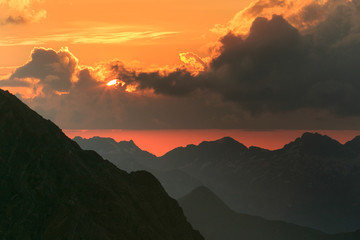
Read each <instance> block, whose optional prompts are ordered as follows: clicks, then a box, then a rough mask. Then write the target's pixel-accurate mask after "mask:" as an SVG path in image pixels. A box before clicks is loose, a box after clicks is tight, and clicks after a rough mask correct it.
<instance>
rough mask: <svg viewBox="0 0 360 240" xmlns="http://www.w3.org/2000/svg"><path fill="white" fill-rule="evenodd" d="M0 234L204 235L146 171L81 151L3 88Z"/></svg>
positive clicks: (34, 238) (53, 237) (9, 238)
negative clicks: (126, 168)
mask: <svg viewBox="0 0 360 240" xmlns="http://www.w3.org/2000/svg"><path fill="white" fill-rule="evenodd" d="M0 176H1V178H0V239H3V240H42V239H44V240H64V239H66V240H80V239H86V240H92V239H94V240H99V239H102V240H139V239H149V240H150V239H151V240H161V239H162V240H169V239H172V240H175V239H176V240H188V239H191V240H202V239H203V237H202V236H201V235H200V233H199V232H198V231H195V230H193V229H192V227H191V225H190V224H189V223H188V222H187V221H186V218H185V216H184V214H183V211H182V209H181V208H180V206H179V205H178V203H177V202H176V201H175V200H174V199H171V198H170V197H169V196H168V195H167V194H166V192H165V191H164V190H163V188H162V187H161V184H160V183H159V182H158V181H157V180H156V179H155V178H154V177H153V176H152V175H151V174H150V173H147V172H144V171H140V172H132V173H131V174H128V173H126V172H125V171H122V170H120V169H119V168H117V167H115V166H114V165H113V164H111V163H110V162H108V161H106V160H104V159H103V158H102V157H100V156H99V155H98V154H97V153H96V152H94V151H84V150H82V149H81V148H80V147H79V145H78V144H77V143H75V142H74V141H72V140H70V139H69V138H67V137H66V136H65V135H64V134H63V133H62V131H61V130H60V129H59V128H58V127H57V126H56V125H54V124H53V123H52V122H51V121H49V120H45V119H43V118H42V117H41V116H40V115H38V114H36V113H35V112H34V111H32V110H31V109H30V108H28V107H27V106H26V105H24V104H23V103H22V102H21V101H20V100H18V99H17V98H16V97H15V96H13V95H11V94H10V93H8V92H5V91H2V90H0Z"/></svg>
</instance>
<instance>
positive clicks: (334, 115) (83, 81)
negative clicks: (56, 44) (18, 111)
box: [0, 0, 360, 129]
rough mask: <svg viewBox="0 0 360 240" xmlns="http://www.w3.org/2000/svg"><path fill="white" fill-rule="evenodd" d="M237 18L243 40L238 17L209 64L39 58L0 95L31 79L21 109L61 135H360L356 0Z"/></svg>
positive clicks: (276, 0)
mask: <svg viewBox="0 0 360 240" xmlns="http://www.w3.org/2000/svg"><path fill="white" fill-rule="evenodd" d="M270 12H274V13H277V14H273V15H271V16H268V14H270ZM281 13H283V14H282V15H279V14H281ZM239 14H240V15H242V16H245V15H246V16H250V17H249V19H251V20H252V22H251V25H250V27H249V29H248V32H246V33H244V31H236V28H235V27H234V26H237V25H236V24H235V22H236V19H239V17H238V14H237V15H236V16H235V17H234V19H233V20H232V21H231V23H233V25H228V26H226V28H227V30H230V31H227V32H226V34H225V35H224V36H222V37H221V38H220V40H219V43H220V46H221V47H220V48H219V49H218V54H217V55H216V56H215V57H213V58H212V59H202V58H200V57H198V56H197V55H196V54H193V53H184V54H181V55H180V57H181V58H182V61H183V62H184V64H185V65H184V66H178V67H175V68H174V69H167V70H166V69H165V70H164V69H162V70H158V71H145V70H139V69H131V68H128V67H127V66H126V65H125V64H123V63H121V62H119V61H110V62H108V63H102V64H99V65H98V66H96V67H85V66H79V64H78V61H77V59H76V58H75V57H74V56H73V55H72V54H71V53H70V52H69V51H64V50H60V51H58V52H55V51H54V50H46V49H35V50H34V51H33V53H32V55H31V59H30V61H29V62H28V63H27V64H25V65H24V66H22V67H20V68H18V69H17V70H16V71H15V72H14V73H13V74H12V75H11V77H10V78H9V79H7V80H3V81H0V85H1V84H2V85H6V84H10V83H11V84H13V85H16V84H19V86H20V85H21V84H23V85H24V83H23V82H29V80H28V79H36V81H35V82H36V84H37V85H38V86H39V87H42V89H43V90H42V94H40V95H37V96H35V97H34V98H32V99H29V100H25V101H28V102H29V104H30V105H31V106H32V107H33V108H35V109H36V110H38V111H40V112H41V113H43V114H45V115H46V116H48V117H49V118H51V119H53V120H55V121H56V122H57V123H58V124H60V126H62V127H64V128H132V129H136V128H138V129H153V128H252V129H254V128H267V129H271V128H287V129H291V128H292V129H296V128H297V129H324V128H327V129H358V128H359V126H358V121H359V118H360V94H359V92H360V71H359V69H360V68H359V63H360V27H359V23H360V21H358V20H359V17H360V1H359V0H353V1H345V0H328V1H305V2H304V1H303V2H299V1H281V0H266V1H261V0H259V1H255V2H253V3H252V4H251V5H250V6H249V7H248V8H247V9H245V10H243V11H242V12H240V13H239ZM239 21H240V20H239ZM241 24H243V25H241ZM246 24H247V23H244V22H242V23H238V25H239V26H245V25H246ZM229 26H231V27H232V28H233V29H231V28H230V27H229ZM238 29H239V28H238ZM232 30H233V31H232ZM112 79H118V82H119V84H117V85H116V86H113V87H107V86H106V83H107V82H108V81H110V80H112ZM11 81H13V82H11ZM32 81H34V80H32ZM13 85H12V86H13Z"/></svg>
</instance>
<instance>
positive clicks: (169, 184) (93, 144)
mask: <svg viewBox="0 0 360 240" xmlns="http://www.w3.org/2000/svg"><path fill="white" fill-rule="evenodd" d="M73 140H74V141H76V142H77V143H78V144H79V145H80V146H81V148H83V149H88V150H95V151H96V152H97V153H99V154H100V155H101V156H102V157H103V158H105V159H108V160H109V161H111V162H112V163H113V164H114V165H116V166H117V167H118V168H120V169H122V170H125V171H127V172H132V171H139V170H146V171H148V172H150V173H152V174H153V175H154V176H155V177H156V178H157V179H159V181H160V182H161V183H162V185H163V186H164V188H165V190H166V192H167V193H168V194H169V195H170V196H172V197H173V198H175V199H176V198H179V197H182V196H184V195H186V194H188V193H189V192H190V191H191V190H192V189H194V188H196V187H198V186H201V184H202V183H201V181H200V180H198V179H196V178H194V177H192V176H190V175H189V174H187V173H185V172H183V171H181V170H179V169H170V170H163V169H162V168H161V165H159V164H156V163H157V158H156V156H155V155H153V154H151V153H149V152H146V151H143V150H141V149H140V148H139V147H138V146H136V144H135V143H134V142H133V141H120V142H116V141H115V140H114V139H112V138H102V137H93V138H90V139H85V138H81V137H75V138H74V139H73ZM158 165H159V166H160V167H159V166H158Z"/></svg>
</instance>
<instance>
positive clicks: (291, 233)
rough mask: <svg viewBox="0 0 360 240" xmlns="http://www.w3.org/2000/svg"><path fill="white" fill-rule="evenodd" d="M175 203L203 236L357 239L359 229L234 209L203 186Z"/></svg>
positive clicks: (218, 238) (235, 239) (259, 239)
mask: <svg viewBox="0 0 360 240" xmlns="http://www.w3.org/2000/svg"><path fill="white" fill-rule="evenodd" d="M179 203H180V205H181V207H182V208H183V210H184V212H185V215H186V216H187V218H188V219H189V221H190V223H191V224H192V225H193V226H194V227H196V228H197V229H199V230H200V232H201V233H202V234H203V235H204V237H205V239H207V240H223V239H226V240H238V239H242V240H289V239H291V240H326V239H332V240H341V239H348V240H350V239H353V240H356V239H360V231H358V232H355V233H346V234H345V233H343V234H337V235H329V234H325V233H323V232H320V231H318V230H315V229H311V228H307V227H300V226H297V225H295V224H290V223H286V222H282V221H270V220H266V219H264V218H261V217H255V216H250V215H246V214H239V213H236V212H234V211H233V210H231V209H230V208H229V207H227V206H226V204H225V203H224V202H223V201H222V200H220V199H219V198H218V197H217V196H216V195H215V194H214V193H213V192H211V191H210V190H209V189H208V188H206V187H199V188H196V189H195V190H193V191H192V192H191V193H190V194H188V195H186V196H185V197H183V198H181V199H179Z"/></svg>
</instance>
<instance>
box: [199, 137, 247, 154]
mask: <svg viewBox="0 0 360 240" xmlns="http://www.w3.org/2000/svg"><path fill="white" fill-rule="evenodd" d="M199 147H221V148H232V149H237V150H241V151H244V150H247V149H248V148H247V147H246V146H245V145H244V144H242V143H240V142H238V141H236V140H235V139H233V138H231V137H223V138H220V139H218V140H215V141H204V142H202V143H200V144H199Z"/></svg>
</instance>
